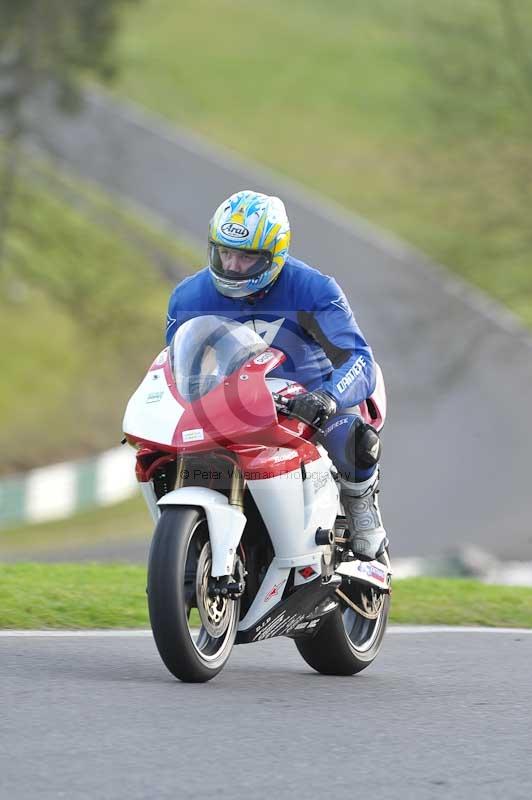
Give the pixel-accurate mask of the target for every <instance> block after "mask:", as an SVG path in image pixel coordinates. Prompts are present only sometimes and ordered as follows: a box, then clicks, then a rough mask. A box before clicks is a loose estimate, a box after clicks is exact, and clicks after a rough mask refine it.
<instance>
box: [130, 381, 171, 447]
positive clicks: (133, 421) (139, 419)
mask: <svg viewBox="0 0 532 800" xmlns="http://www.w3.org/2000/svg"><path fill="white" fill-rule="evenodd" d="M183 411H184V409H183V406H181V405H180V404H179V403H178V402H177V400H176V399H175V397H174V396H173V395H172V393H171V391H170V389H169V388H168V384H167V383H166V377H165V375H164V370H163V369H155V370H151V371H150V372H148V374H147V375H146V377H145V378H144V380H143V381H142V383H141V384H140V386H139V387H138V389H137V390H136V392H135V393H134V394H133V395H132V396H131V398H130V400H129V403H128V404H127V408H126V413H125V415H124V422H123V425H122V428H123V431H124V433H129V434H131V435H132V436H138V437H139V438H141V439H147V440H148V441H150V442H157V443H158V444H170V445H171V444H172V437H173V435H174V432H175V429H176V427H177V423H178V422H179V420H180V419H181V416H182V414H183Z"/></svg>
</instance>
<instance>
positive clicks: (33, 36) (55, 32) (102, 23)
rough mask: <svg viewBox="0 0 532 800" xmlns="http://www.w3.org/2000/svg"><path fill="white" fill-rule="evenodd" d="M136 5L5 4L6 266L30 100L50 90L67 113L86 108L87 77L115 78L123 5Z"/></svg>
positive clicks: (1, 217)
mask: <svg viewBox="0 0 532 800" xmlns="http://www.w3.org/2000/svg"><path fill="white" fill-rule="evenodd" d="M133 2H137V0H0V157H1V163H0V265H1V263H2V255H3V250H4V247H5V236H6V231H7V228H8V226H9V223H10V210H11V208H12V204H13V199H14V196H15V192H16V186H17V177H18V174H19V169H20V163H21V147H22V139H23V136H24V134H25V133H28V132H30V131H32V130H34V127H35V126H36V124H38V123H37V122H36V121H34V120H32V119H31V116H30V115H29V113H28V100H29V98H30V97H31V96H32V95H34V94H36V93H37V92H39V91H40V90H42V89H43V88H47V89H48V90H50V92H51V96H52V97H53V101H54V102H55V103H56V105H57V106H58V107H59V108H60V109H62V110H63V111H64V112H65V113H75V112H76V110H78V109H79V107H80V104H81V98H82V94H81V85H82V81H83V78H85V77H88V76H91V75H92V76H95V77H97V78H99V79H101V80H104V81H109V80H111V79H112V77H113V75H114V74H115V71H116V68H117V66H116V63H115V59H114V54H113V47H112V45H113V40H114V37H115V34H116V32H117V30H118V26H119V22H120V11H121V9H122V7H123V6H125V5H127V4H130V3H133Z"/></svg>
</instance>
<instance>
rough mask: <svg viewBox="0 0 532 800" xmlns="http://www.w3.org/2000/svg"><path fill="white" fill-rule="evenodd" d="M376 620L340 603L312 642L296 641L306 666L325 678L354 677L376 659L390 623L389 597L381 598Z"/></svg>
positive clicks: (309, 640)
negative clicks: (335, 676)
mask: <svg viewBox="0 0 532 800" xmlns="http://www.w3.org/2000/svg"><path fill="white" fill-rule="evenodd" d="M381 598H382V600H381V607H380V610H379V613H378V615H377V617H376V618H375V619H373V620H371V619H368V618H366V617H364V616H362V615H361V614H359V613H357V612H356V611H354V610H353V609H352V608H351V607H350V606H348V605H347V604H345V603H343V602H342V601H341V600H340V604H339V606H338V608H336V609H335V610H334V611H333V612H331V613H330V614H329V615H328V616H327V617H326V619H325V620H324V621H323V622H322V624H321V626H320V628H319V629H318V631H317V633H316V635H315V636H313V637H312V639H296V640H295V641H296V646H297V649H298V650H299V652H300V654H301V655H302V656H303V658H304V659H305V661H306V662H307V664H308V665H309V666H310V667H312V668H313V669H315V670H316V671H317V672H321V673H322V674H323V675H354V674H355V673H357V672H361V671H362V670H363V669H366V668H367V667H369V665H370V664H371V663H372V662H373V661H374V660H375V658H376V656H377V653H378V652H379V650H380V647H381V644H382V639H383V636H384V633H385V631H386V625H387V622H388V612H389V609H390V595H388V594H386V595H381Z"/></svg>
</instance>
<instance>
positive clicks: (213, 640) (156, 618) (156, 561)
mask: <svg viewBox="0 0 532 800" xmlns="http://www.w3.org/2000/svg"><path fill="white" fill-rule="evenodd" d="M210 572H211V546H210V541H209V529H208V526H207V521H206V519H205V515H204V513H203V511H202V510H201V509H197V508H189V507H186V506H168V507H167V508H165V509H164V511H163V513H162V515H161V518H160V519H159V522H158V523H157V527H156V529H155V533H154V536H153V541H152V545H151V549H150V557H149V564H148V607H149V612H150V622H151V627H152V631H153V636H154V639H155V644H156V645H157V649H158V651H159V654H160V656H161V658H162V660H163V661H164V663H165V665H166V666H167V668H168V669H169V670H170V672H171V673H172V674H173V675H175V676H176V678H179V679H180V680H182V681H187V682H193V683H198V682H204V681H208V680H210V679H211V678H214V676H215V675H217V674H218V672H219V671H220V670H221V669H222V667H223V666H224V664H225V662H226V661H227V659H228V658H229V655H230V653H231V650H232V648H233V644H234V641H235V637H236V632H237V626H238V619H239V609H240V601H239V600H230V599H226V598H221V597H220V598H212V597H210V596H209V594H208V582H209V577H210ZM193 608H197V609H198V612H199V617H200V621H201V627H200V629H199V632H198V631H197V629H194V627H193V626H192V625H191V624H190V618H191V610H192V609H193Z"/></svg>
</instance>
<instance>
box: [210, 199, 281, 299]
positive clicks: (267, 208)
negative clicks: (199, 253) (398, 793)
mask: <svg viewBox="0 0 532 800" xmlns="http://www.w3.org/2000/svg"><path fill="white" fill-rule="evenodd" d="M289 245H290V223H289V221H288V217H287V216H286V210H285V207H284V204H283V202H282V201H281V200H280V199H279V198H278V197H270V196H268V195H265V194H260V193H259V192H254V191H251V190H250V189H244V190H242V191H240V192H236V193H235V194H233V195H231V197H229V198H228V199H227V200H224V202H223V203H222V204H221V205H220V206H219V207H218V208H217V209H216V211H215V212H214V216H213V218H212V220H211V222H210V225H209V269H210V273H211V277H212V279H213V281H214V285H215V286H216V288H217V289H218V291H219V292H221V294H223V295H225V296H226V297H247V296H248V295H251V294H255V293H256V292H259V291H262V290H264V289H267V288H269V287H270V286H271V284H273V282H274V281H275V280H276V279H277V278H278V277H279V274H280V272H281V270H282V268H283V266H284V262H285V260H286V257H287V255H288V247H289Z"/></svg>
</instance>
